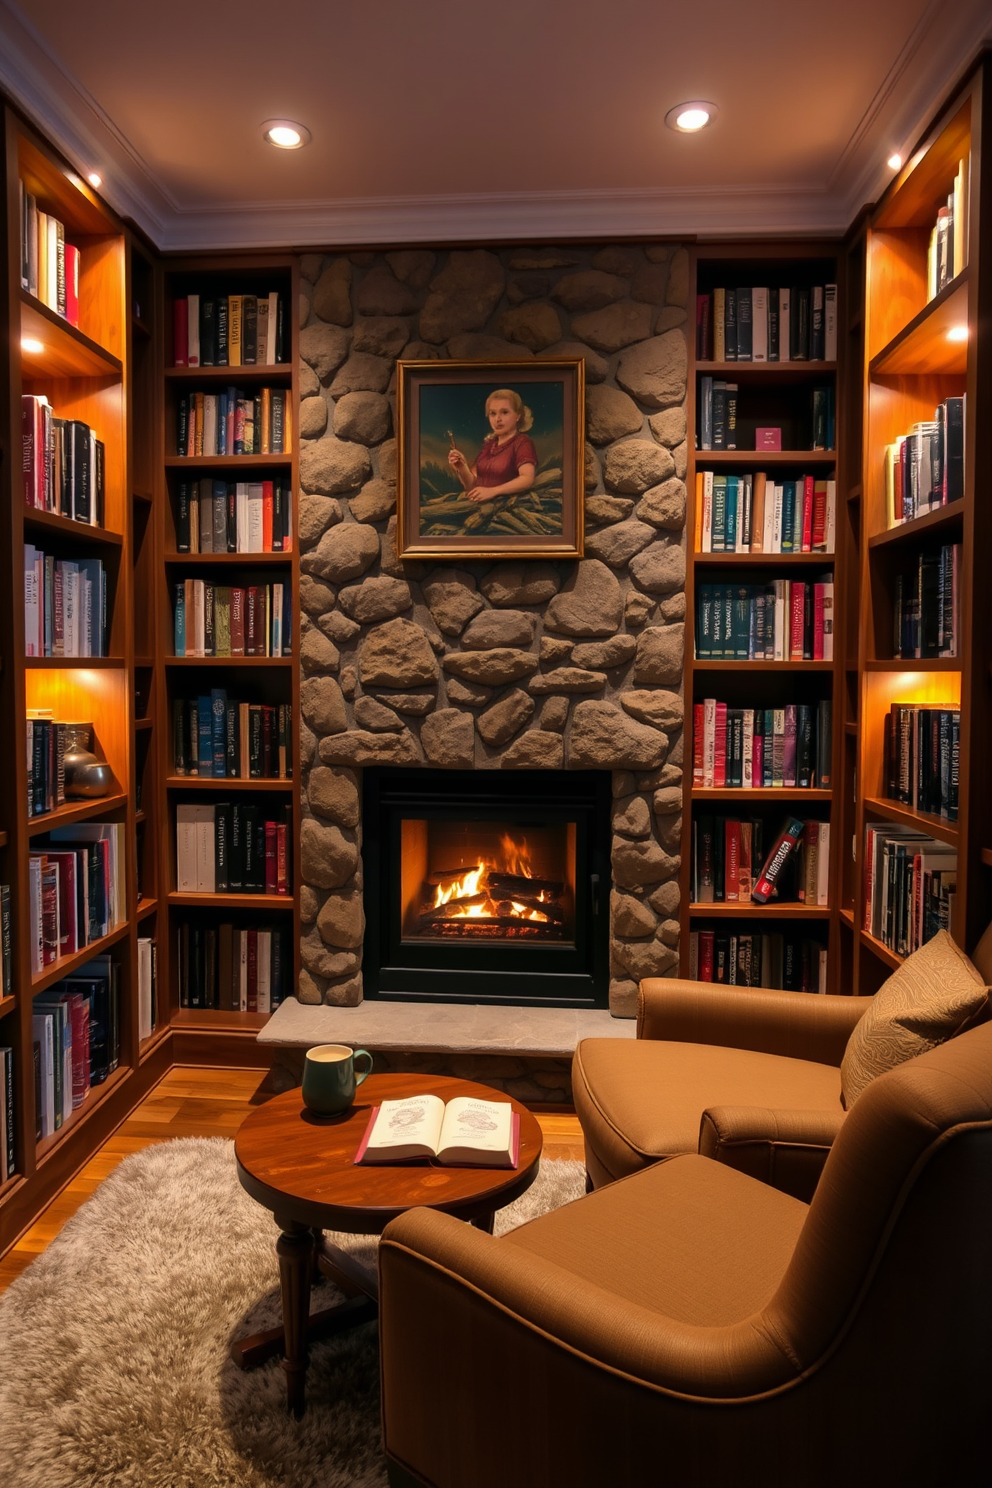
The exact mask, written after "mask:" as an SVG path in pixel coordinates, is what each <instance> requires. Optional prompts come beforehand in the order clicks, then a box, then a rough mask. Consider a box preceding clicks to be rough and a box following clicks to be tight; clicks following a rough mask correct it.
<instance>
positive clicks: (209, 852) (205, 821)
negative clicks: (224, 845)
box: [193, 806, 217, 894]
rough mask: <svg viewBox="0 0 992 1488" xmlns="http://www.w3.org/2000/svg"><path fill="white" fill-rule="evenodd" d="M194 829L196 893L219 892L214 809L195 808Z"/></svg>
mask: <svg viewBox="0 0 992 1488" xmlns="http://www.w3.org/2000/svg"><path fill="white" fill-rule="evenodd" d="M193 811H194V813H195V815H194V820H193V827H194V833H195V847H194V852H195V857H196V893H197V894H215V893H216V892H217V868H216V861H217V845H216V839H215V830H216V829H215V826H214V807H213V806H194V807H193Z"/></svg>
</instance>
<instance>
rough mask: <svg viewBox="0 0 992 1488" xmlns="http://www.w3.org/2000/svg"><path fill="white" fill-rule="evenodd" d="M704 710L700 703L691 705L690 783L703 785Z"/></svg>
mask: <svg viewBox="0 0 992 1488" xmlns="http://www.w3.org/2000/svg"><path fill="white" fill-rule="evenodd" d="M705 718H706V709H705V707H704V706H703V704H702V703H693V705H692V783H693V785H702V783H703V729H704V727H705Z"/></svg>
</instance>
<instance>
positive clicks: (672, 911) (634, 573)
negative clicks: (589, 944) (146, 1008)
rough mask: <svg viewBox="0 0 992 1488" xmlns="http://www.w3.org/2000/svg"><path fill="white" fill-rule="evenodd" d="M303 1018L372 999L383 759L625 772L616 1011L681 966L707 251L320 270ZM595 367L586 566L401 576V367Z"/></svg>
mask: <svg viewBox="0 0 992 1488" xmlns="http://www.w3.org/2000/svg"><path fill="white" fill-rule="evenodd" d="M302 269H303V278H302V284H303V291H304V292H303V294H302V296H301V304H300V317H301V324H302V327H303V329H302V331H301V337H300V349H301V354H302V357H303V364H302V366H301V394H302V397H301V405H300V410H299V428H300V433H301V436H302V447H301V454H300V479H301V485H302V492H301V495H300V503H299V510H300V522H299V525H300V531H299V540H300V552H301V569H302V578H301V602H302V614H301V616H300V627H301V645H300V655H301V662H302V669H303V680H302V685H301V701H302V712H303V721H302V725H301V743H302V750H301V752H302V758H303V763H304V770H305V778H304V786H305V796H304V821H303V828H302V840H301V854H300V876H301V881H302V887H301V906H302V920H303V936H302V946H301V953H302V961H303V968H304V970H303V972H302V975H301V980H300V986H299V998H300V1001H301V1002H303V1003H322V1002H326V1003H331V1004H336V1005H339V1006H350V1005H354V1004H357V1003H358V1002H360V1001H361V998H362V973H361V959H362V940H363V935H364V912H363V905H362V866H361V820H360V816H361V811H360V800H361V793H360V790H359V775H358V772H359V771H360V770H361V768H362V767H363V766H365V765H370V764H375V765H385V766H388V765H401V766H406V767H409V766H415V765H418V764H420V765H431V766H434V767H441V768H445V767H447V768H457V769H467V768H471V769H480V770H488V769H522V768H526V769H549V770H561V769H583V770H588V769H603V770H610V771H611V772H612V785H613V797H614V815H613V832H614V837H613V851H612V860H613V893H612V896H611V939H610V957H611V984H610V1007H611V1010H612V1011H613V1012H614V1013H615V1014H617V1015H621V1016H632V1015H633V1013H634V1010H635V1003H636V987H637V982H638V980H639V979H640V978H641V977H643V976H651V975H666V974H669V975H671V974H673V973H674V971H675V968H676V966H677V962H678V950H677V946H678V905H679V891H678V870H679V856H678V854H679V844H680V834H681V815H680V813H681V800H682V792H681V786H682V719H683V706H682V698H681V695H680V687H681V681H682V657H683V630H684V625H683V622H684V618H685V551H684V528H685V514H686V491H685V486H684V483H683V478H684V476H685V471H686V417H685V394H686V366H687V359H686V342H685V334H686V333H685V329H684V326H685V323H686V318H687V315H686V306H687V299H688V256H687V254H686V251H685V250H684V249H683V248H680V247H678V246H675V245H671V244H656V245H655V244H648V245H644V246H641V245H637V246H633V245H623V246H615V247H602V246H594V247H587V246H582V245H579V246H572V245H570V246H569V247H568V248H566V249H562V250H557V249H547V248H542V249H506V250H501V251H500V252H490V251H487V250H485V249H474V250H470V251H453V252H450V253H443V254H442V253H437V254H435V253H432V252H430V251H428V250H415V251H414V250H411V251H407V252H394V253H386V254H377V253H356V254H351V255H348V256H344V255H328V256H326V257H325V256H320V255H316V254H310V255H307V256H306V257H304V259H303V260H302ZM528 355H534V356H537V357H540V356H542V355H547V356H583V357H584V358H585V361H586V378H587V444H586V468H585V487H586V533H587V535H586V555H587V556H586V557H585V558H584V559H583V560H581V561H579V562H572V563H556V564H551V563H544V562H526V561H524V562H519V561H517V562H511V561H508V562H500V563H495V564H494V563H482V564H474V563H473V564H464V565H453V564H433V565H432V564H427V563H400V562H399V561H398V559H397V557H396V547H395V527H396V488H395V475H396V442H395V438H394V437H393V436H394V415H395V400H394V396H393V389H394V383H395V377H394V361H395V358H396V357H398V356H403V357H405V358H417V359H425V358H443V357H452V358H456V359H465V358H485V359H487V360H494V361H495V360H498V359H499V358H501V357H506V358H513V359H517V360H519V359H520V358H521V357H522V356H524V357H526V356H528Z"/></svg>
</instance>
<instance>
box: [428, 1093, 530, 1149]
mask: <svg viewBox="0 0 992 1488" xmlns="http://www.w3.org/2000/svg"><path fill="white" fill-rule="evenodd" d="M512 1111H513V1108H512V1106H511V1105H510V1103H509V1101H483V1100H474V1099H473V1098H472V1097H470V1096H464V1095H463V1096H458V1097H457V1098H456V1099H455V1100H452V1101H449V1102H448V1104H447V1107H446V1108H445V1112H444V1123H443V1125H442V1127H441V1135H440V1141H439V1143H438V1149H437V1150H438V1154H439V1155H440V1154H441V1153H442V1152H447V1151H449V1150H455V1149H457V1150H458V1151H459V1152H461V1151H465V1152H469V1153H472V1154H479V1155H480V1156H482V1155H484V1154H486V1153H508V1152H509V1150H510V1117H511V1115H512Z"/></svg>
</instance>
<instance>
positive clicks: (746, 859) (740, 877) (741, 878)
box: [737, 821, 751, 904]
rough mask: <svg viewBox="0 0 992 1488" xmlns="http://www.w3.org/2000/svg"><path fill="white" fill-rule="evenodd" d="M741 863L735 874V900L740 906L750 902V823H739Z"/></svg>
mask: <svg viewBox="0 0 992 1488" xmlns="http://www.w3.org/2000/svg"><path fill="white" fill-rule="evenodd" d="M740 828H741V861H740V868H739V870H738V873H737V898H738V900H739V901H740V903H741V904H750V902H751V823H750V822H749V821H748V822H741V824H740Z"/></svg>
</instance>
